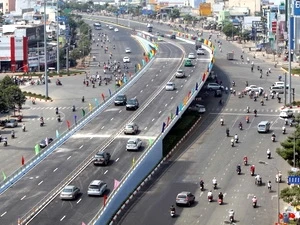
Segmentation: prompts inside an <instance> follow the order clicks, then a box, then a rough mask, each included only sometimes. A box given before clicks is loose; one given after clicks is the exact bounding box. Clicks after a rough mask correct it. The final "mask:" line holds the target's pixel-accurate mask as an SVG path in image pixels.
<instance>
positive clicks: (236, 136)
mask: <svg viewBox="0 0 300 225" xmlns="http://www.w3.org/2000/svg"><path fill="white" fill-rule="evenodd" d="M234 141H235V143H238V142H239V137H238V135H237V134H235V135H234Z"/></svg>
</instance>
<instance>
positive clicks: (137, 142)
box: [126, 138, 142, 151]
mask: <svg viewBox="0 0 300 225" xmlns="http://www.w3.org/2000/svg"><path fill="white" fill-rule="evenodd" d="M141 146H142V140H141V139H139V138H130V139H129V140H128V141H127V145H126V150H127V151H138V150H139V149H140V147H141Z"/></svg>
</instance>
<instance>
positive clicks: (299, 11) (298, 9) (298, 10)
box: [293, 0, 300, 16]
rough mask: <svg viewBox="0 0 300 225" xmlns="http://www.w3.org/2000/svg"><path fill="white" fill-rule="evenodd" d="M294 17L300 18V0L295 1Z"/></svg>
mask: <svg viewBox="0 0 300 225" xmlns="http://www.w3.org/2000/svg"><path fill="white" fill-rule="evenodd" d="M293 6H294V7H293V8H294V16H300V0H298V1H297V0H294V4H293Z"/></svg>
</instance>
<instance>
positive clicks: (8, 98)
mask: <svg viewBox="0 0 300 225" xmlns="http://www.w3.org/2000/svg"><path fill="white" fill-rule="evenodd" d="M25 102H26V97H25V95H24V94H23V92H22V91H21V89H20V88H19V86H18V85H16V84H15V83H14V81H13V79H12V78H10V77H9V76H5V77H4V78H3V79H2V80H1V81H0V111H2V110H7V109H15V107H16V106H18V107H19V108H21V107H22V105H23V104H24V103H25Z"/></svg>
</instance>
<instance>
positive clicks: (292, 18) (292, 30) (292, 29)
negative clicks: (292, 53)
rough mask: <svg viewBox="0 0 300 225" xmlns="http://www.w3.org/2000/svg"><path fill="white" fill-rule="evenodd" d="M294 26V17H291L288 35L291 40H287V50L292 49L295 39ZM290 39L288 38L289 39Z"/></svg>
mask: <svg viewBox="0 0 300 225" xmlns="http://www.w3.org/2000/svg"><path fill="white" fill-rule="evenodd" d="M294 24H295V17H293V16H291V17H290V27H289V29H290V32H291V33H290V35H291V40H289V48H290V49H294V38H295V31H294ZM289 38H290V37H288V39H289Z"/></svg>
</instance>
